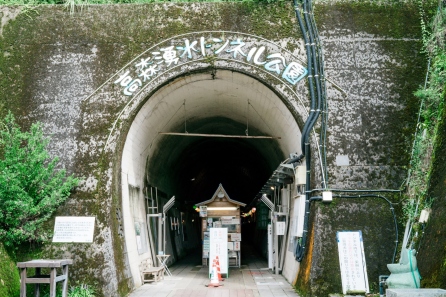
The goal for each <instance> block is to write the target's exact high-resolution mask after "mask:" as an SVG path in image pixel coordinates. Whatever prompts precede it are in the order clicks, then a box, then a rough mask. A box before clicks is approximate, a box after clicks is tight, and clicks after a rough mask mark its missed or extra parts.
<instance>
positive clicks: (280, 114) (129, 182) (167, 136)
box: [122, 70, 300, 274]
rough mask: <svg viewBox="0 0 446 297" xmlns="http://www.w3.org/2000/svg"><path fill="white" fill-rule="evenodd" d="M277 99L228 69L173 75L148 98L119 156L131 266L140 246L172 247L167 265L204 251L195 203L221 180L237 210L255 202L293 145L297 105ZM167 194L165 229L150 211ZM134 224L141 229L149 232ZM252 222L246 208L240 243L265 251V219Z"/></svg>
mask: <svg viewBox="0 0 446 297" xmlns="http://www.w3.org/2000/svg"><path fill="white" fill-rule="evenodd" d="M284 101H286V100H284V99H283V98H280V97H279V96H278V95H277V93H276V92H275V91H274V90H272V89H271V88H270V87H268V86H267V84H266V83H263V82H261V81H259V80H258V79H254V78H253V77H250V76H248V75H246V74H243V73H238V72H234V71H229V70H218V71H217V72H216V73H213V74H212V75H210V74H209V73H197V74H194V75H189V76H187V77H179V78H177V79H175V80H174V81H172V82H170V83H169V84H168V85H166V86H163V87H161V88H159V89H158V91H157V92H156V93H154V94H152V95H151V96H150V98H148V100H147V101H146V103H145V104H144V106H142V108H141V109H140V110H139V111H138V113H137V115H136V117H135V119H134V121H133V123H132V126H131V128H130V130H129V132H128V134H127V138H126V143H125V146H124V150H123V158H122V187H123V188H122V193H123V194H122V205H123V213H124V225H125V238H126V247H127V252H128V258H129V262H130V266H131V267H135V269H133V268H132V271H133V270H135V272H134V273H133V272H132V273H133V274H138V272H137V263H139V262H140V261H141V259H143V258H145V257H146V256H147V255H150V256H149V257H151V258H152V259H155V257H156V255H157V254H159V253H167V254H170V255H171V257H170V259H169V261H168V264H173V263H174V262H175V261H177V260H179V259H181V258H184V257H187V256H189V255H190V253H191V252H192V253H195V254H196V253H197V252H198V253H200V252H201V247H202V244H203V240H202V239H203V238H202V236H200V229H201V228H202V225H201V222H202V221H201V220H200V218H199V216H198V213H197V212H196V211H195V210H194V205H196V204H198V203H200V202H203V201H206V200H209V199H210V198H212V196H213V194H214V193H215V191H216V190H217V188H218V187H219V185H222V186H223V187H224V190H225V191H226V193H227V194H228V196H229V197H230V199H232V200H235V201H238V202H240V203H242V204H246V207H241V208H240V211H241V212H242V213H244V212H248V211H249V210H250V209H251V208H252V207H256V205H255V203H254V198H255V197H256V195H257V194H258V193H259V191H260V189H261V188H262V186H263V185H264V184H265V182H266V181H267V180H268V178H269V177H270V176H271V174H272V173H273V171H274V170H275V169H276V168H277V166H278V165H279V164H280V163H281V162H282V161H283V160H285V159H286V158H287V157H288V155H289V154H291V153H295V152H298V151H299V148H300V129H299V127H298V125H297V120H296V115H295V114H296V113H295V112H293V111H292V110H290V109H289V105H287V104H285V103H284ZM126 193H128V195H126ZM126 196H128V197H126ZM173 196H174V197H175V204H174V205H173V207H172V208H171V209H170V210H169V211H168V212H167V213H166V217H165V220H164V227H165V229H166V231H162V229H160V228H159V226H160V222H161V218H160V217H158V216H157V214H159V213H161V212H162V209H163V206H165V205H166V203H167V201H168V200H169V199H170V198H171V197H173ZM147 215H148V216H147ZM134 225H135V226H139V227H135V228H136V229H137V228H139V229H140V230H143V231H144V230H148V236H147V239H144V238H143V237H144V236H145V235H144V234H143V233H144V232H143V231H139V233H138V231H135V230H134V229H135V228H133V226H134ZM257 229H259V228H257V227H256V224H255V219H253V217H248V218H246V219H241V233H242V245H243V246H244V245H246V244H248V245H252V244H254V245H255V246H256V248H257V250H258V251H261V250H262V249H263V250H265V249H266V228H264V230H261V231H260V233H261V234H262V235H261V236H260V237H256V234H257V233H259V232H257V231H259V230H257ZM161 232H165V235H164V237H162V236H161V237H160V234H161ZM138 234H139V235H138ZM143 235H144V236H143ZM254 237H256V238H254ZM160 238H163V239H160ZM161 241H162V242H161ZM144 242H146V243H144ZM243 246H242V247H243ZM242 256H243V251H242ZM264 256H265V254H264ZM155 261H156V260H155ZM132 263H134V264H132ZM242 263H243V258H242Z"/></svg>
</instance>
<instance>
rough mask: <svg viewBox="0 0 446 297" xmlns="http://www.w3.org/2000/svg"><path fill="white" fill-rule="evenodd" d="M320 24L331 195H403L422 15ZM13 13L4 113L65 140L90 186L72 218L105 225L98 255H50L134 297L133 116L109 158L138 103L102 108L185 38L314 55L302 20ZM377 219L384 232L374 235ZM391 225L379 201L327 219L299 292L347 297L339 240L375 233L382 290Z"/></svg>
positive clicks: (3, 55)
mask: <svg viewBox="0 0 446 297" xmlns="http://www.w3.org/2000/svg"><path fill="white" fill-rule="evenodd" d="M315 10H316V17H317V21H318V27H319V31H320V34H321V38H322V41H323V43H324V46H325V62H326V74H327V79H328V80H329V81H328V82H327V87H328V97H329V109H330V113H329V119H330V120H329V126H330V127H329V143H328V145H329V147H328V152H329V155H328V160H329V170H330V185H331V186H333V187H337V188H377V187H385V188H395V187H398V186H399V185H400V184H401V181H402V180H403V178H404V172H405V170H404V168H403V166H404V165H406V164H407V157H408V156H407V150H406V146H408V145H409V143H410V142H409V141H408V138H406V137H407V136H408V135H409V134H411V132H412V130H413V128H414V127H413V125H414V121H415V116H414V115H415V114H416V111H417V107H416V101H415V99H414V97H413V96H412V91H413V90H414V89H415V88H416V87H417V86H418V84H420V83H421V81H422V80H423V75H422V72H423V71H422V70H423V67H424V65H423V59H422V58H421V57H420V55H419V45H420V44H419V41H418V39H419V35H418V31H419V28H418V26H417V25H414V24H418V20H417V13H416V11H415V7H411V6H406V5H403V4H398V5H395V6H390V5H389V6H386V7H384V6H374V5H369V4H361V5H353V4H352V5H351V6H349V5H347V4H337V5H326V4H324V5H323V4H319V5H317V6H316V9H315ZM0 12H1V14H2V27H1V28H2V30H1V38H0V94H1V104H2V105H1V108H2V109H1V112H2V113H5V111H6V110H7V109H10V110H12V111H13V112H14V114H16V115H17V117H18V118H19V120H20V121H21V123H22V124H23V126H24V127H26V126H29V124H30V123H31V122H34V121H41V122H43V123H44V125H45V132H46V133H48V134H51V135H52V136H53V141H52V143H51V148H50V149H51V152H52V153H53V154H54V155H58V156H60V157H61V160H62V163H63V165H64V166H65V167H66V168H67V169H68V171H69V172H70V173H76V174H78V175H81V176H84V177H85V183H84V184H83V186H82V187H80V189H78V191H77V192H76V193H75V194H74V195H73V197H72V198H71V199H70V201H68V202H67V203H66V205H65V206H64V207H63V208H62V209H61V210H60V211H59V214H60V215H93V216H96V218H97V221H96V222H97V228H96V231H95V242H94V243H93V244H92V245H85V244H70V245H56V246H52V247H51V249H48V250H47V252H46V253H47V255H50V256H53V257H71V258H73V259H74V261H75V262H74V263H75V264H74V265H73V266H74V267H73V269H72V270H71V271H72V274H71V275H72V279H73V280H85V281H86V282H89V283H94V282H97V283H98V284H99V286H100V287H101V289H102V294H103V295H104V296H124V295H125V294H126V293H127V292H128V291H129V290H131V289H132V286H133V281H132V280H131V278H130V275H131V274H130V268H129V265H128V263H127V258H126V251H125V248H124V238H123V226H122V219H121V211H120V207H121V201H120V197H121V193H120V191H121V190H120V152H121V150H122V147H123V142H124V141H125V134H126V132H127V131H128V127H129V125H130V124H131V119H132V117H133V115H129V116H128V120H127V121H124V122H119V123H117V125H118V126H119V129H120V131H121V134H119V135H118V137H117V138H116V139H111V140H112V142H113V143H114V146H113V150H111V149H110V148H105V147H104V146H105V143H106V142H107V141H108V140H109V138H108V137H109V136H110V130H112V127H113V126H114V121H115V119H116V118H118V114H119V112H120V111H121V110H122V109H123V107H124V106H125V105H126V103H127V102H126V101H125V97H123V96H117V95H116V94H118V93H119V90H113V89H106V90H104V91H103V92H102V91H101V92H99V93H95V96H93V97H90V95H91V94H92V93H93V92H94V91H95V90H96V89H98V88H100V87H101V86H102V84H103V83H104V82H106V81H107V80H108V79H109V78H110V77H112V76H113V75H114V74H115V73H116V72H118V71H119V70H120V69H121V68H122V67H123V66H124V65H125V64H126V63H127V62H129V61H130V60H132V59H133V58H135V57H136V56H137V55H138V54H140V53H141V52H142V51H144V50H145V49H147V48H149V47H150V46H152V45H154V44H157V43H159V42H161V41H162V40H165V39H167V38H170V37H172V36H176V35H179V34H183V33H190V32H195V31H206V30H215V31H217V30H226V31H235V32H243V33H249V34H253V35H257V36H261V37H263V38H266V39H268V40H272V41H275V42H279V43H280V44H281V46H282V47H284V48H286V49H287V50H289V51H290V52H292V53H297V54H298V53H300V54H302V53H301V48H302V47H301V41H300V33H299V29H298V26H297V25H296V21H295V17H294V10H293V7H292V5H291V4H290V3H282V4H271V5H263V4H254V3H212V4H211V3H205V4H203V3H200V4H198V3H192V4H154V5H110V6H89V7H84V8H83V10H82V11H78V12H76V13H75V14H74V15H69V13H68V11H67V10H66V9H65V8H64V7H62V6H40V7H37V8H35V10H34V9H31V10H27V11H21V9H20V8H14V7H2V8H1V10H0ZM302 92H303V93H305V91H302ZM301 124H302V122H300V123H299V125H301ZM338 156H344V160H346V158H345V156H348V160H349V163H348V164H345V163H343V164H341V163H337V162H336V158H337V157H338ZM315 160H316V161H315V162H314V163H315V164H317V159H315ZM317 179H318V178H317V176H316V180H317ZM318 183H319V182H318V181H316V182H315V183H314V185H315V186H317V185H318ZM352 212H353V214H352ZM366 214H367V215H368V214H370V217H369V218H370V220H371V221H373V223H372V224H363V223H365V222H364V219H363V218H364V217H366V216H365V215H366ZM378 222H379V223H380V224H379V225H375V223H378ZM390 224H391V218H389V210H388V208H387V207H385V208H383V206H382V204H381V203H380V202H378V201H367V202H363V201H359V200H358V201H354V202H353V203H347V202H345V201H339V202H337V203H335V204H333V205H331V206H327V207H318V208H317V209H316V210H315V211H314V224H312V226H313V227H312V238H313V239H314V244H312V245H310V247H313V249H312V250H313V253H312V254H309V255H308V257H307V258H306V261H308V263H304V264H305V265H304V269H303V270H302V271H301V272H302V273H301V276H299V279H298V280H299V286H300V288H301V290H302V291H306V292H308V294H309V295H313V296H318V294H325V293H327V292H329V293H331V292H340V286H341V284H340V281H339V279H338V278H333V277H332V276H333V275H337V274H338V273H339V266H338V262H337V258H336V257H333V255H336V241H335V232H336V231H337V230H345V229H349V230H356V229H362V230H363V232H364V241H365V247H366V254H367V264H368V267H369V268H370V269H371V270H370V271H369V278H370V280H371V281H372V280H373V281H374V280H376V279H377V277H378V274H381V273H386V271H382V270H383V267H384V265H385V263H387V262H389V261H390V257H391V251H390V250H389V248H388V247H389V245H391V244H390V243H389V242H390V241H389V240H390V239H389V238H392V234H393V233H392V232H393V230H392V227H391V225H390ZM382 234H385V235H383V236H384V238H383V236H381V235H382ZM392 243H393V242H392ZM309 260H313V261H312V262H310V261H309ZM377 273H378V274H377ZM321 296H322V295H321Z"/></svg>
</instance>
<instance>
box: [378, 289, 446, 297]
mask: <svg viewBox="0 0 446 297" xmlns="http://www.w3.org/2000/svg"><path fill="white" fill-rule="evenodd" d="M386 297H446V290H443V289H387V290H386Z"/></svg>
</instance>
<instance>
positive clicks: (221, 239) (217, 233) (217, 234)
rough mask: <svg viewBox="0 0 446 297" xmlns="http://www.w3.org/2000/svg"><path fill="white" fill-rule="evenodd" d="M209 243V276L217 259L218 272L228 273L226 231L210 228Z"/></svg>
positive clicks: (225, 229)
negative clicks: (218, 264)
mask: <svg viewBox="0 0 446 297" xmlns="http://www.w3.org/2000/svg"><path fill="white" fill-rule="evenodd" d="M209 233H210V242H209V245H210V246H209V275H211V272H212V263H213V261H214V260H216V259H217V258H218V261H219V263H220V272H221V273H223V274H227V273H228V229H227V228H210V231H209Z"/></svg>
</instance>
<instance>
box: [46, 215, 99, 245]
mask: <svg viewBox="0 0 446 297" xmlns="http://www.w3.org/2000/svg"><path fill="white" fill-rule="evenodd" d="M94 223H95V217H56V221H55V223H54V235H53V242H80V243H92V242H93V234H94Z"/></svg>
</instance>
